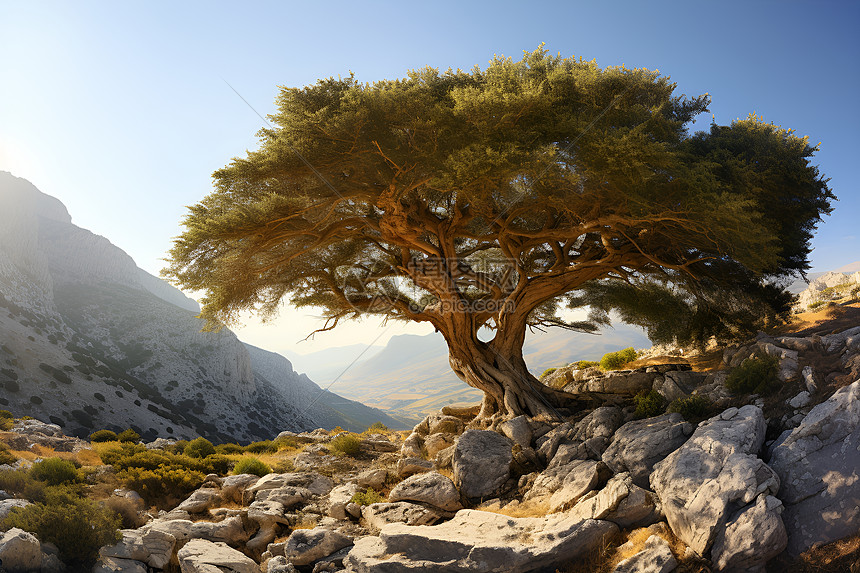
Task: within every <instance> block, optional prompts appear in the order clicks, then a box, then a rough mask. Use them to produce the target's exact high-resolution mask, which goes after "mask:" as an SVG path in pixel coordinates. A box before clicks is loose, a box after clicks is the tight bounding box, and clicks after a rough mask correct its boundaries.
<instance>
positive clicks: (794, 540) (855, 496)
mask: <svg viewBox="0 0 860 573" xmlns="http://www.w3.org/2000/svg"><path fill="white" fill-rule="evenodd" d="M781 438H782V441H781V442H779V443H778V444H777V445H776V447H774V448H773V449H772V453H771V457H770V466H771V467H772V468H773V469H774V471H776V473H777V475H779V477H780V481H781V483H782V487H781V488H780V490H779V498H780V499H781V500H782V502H783V503H784V504H785V513H784V514H783V519H784V521H785V525H786V528H787V530H788V550H789V552H790V553H792V554H793V555H797V554H800V553H802V552H803V551H806V550H807V549H809V548H810V547H812V546H813V545H816V544H824V543H829V542H831V541H834V540H836V539H840V538H842V537H845V536H847V535H851V534H853V533H856V532H857V531H858V529H860V380H857V381H856V382H854V383H853V384H851V385H849V386H845V387H844V388H841V389H840V390H838V391H837V392H835V393H834V394H833V395H832V396H831V397H830V398H829V399H828V400H827V401H825V402H822V403H821V404H818V405H817V406H815V407H814V408H812V410H810V412H809V414H807V415H806V416H805V417H804V418H803V420H802V421H801V423H800V425H799V426H798V427H796V428H795V429H794V430H793V431H792V432H791V433H790V434H789V435H788V436H781Z"/></svg>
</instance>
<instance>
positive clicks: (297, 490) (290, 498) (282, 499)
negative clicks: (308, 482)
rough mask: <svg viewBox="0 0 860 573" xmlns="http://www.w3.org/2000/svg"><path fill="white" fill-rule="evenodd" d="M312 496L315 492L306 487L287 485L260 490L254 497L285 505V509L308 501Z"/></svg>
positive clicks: (257, 499)
mask: <svg viewBox="0 0 860 573" xmlns="http://www.w3.org/2000/svg"><path fill="white" fill-rule="evenodd" d="M312 497H313V493H311V491H310V490H309V489H307V488H305V487H296V486H292V485H285V486H283V487H276V488H273V489H264V490H261V491H258V492H257V495H256V496H255V497H254V499H255V500H256V501H274V502H277V503H280V504H281V505H283V506H284V508H285V509H289V508H291V507H295V506H297V505H301V504H304V503H307V502H308V501H309V500H310V499H311V498H312Z"/></svg>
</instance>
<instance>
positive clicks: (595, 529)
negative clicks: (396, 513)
mask: <svg viewBox="0 0 860 573" xmlns="http://www.w3.org/2000/svg"><path fill="white" fill-rule="evenodd" d="M617 532H618V528H617V526H615V525H614V524H612V523H608V522H605V521H595V520H586V521H581V520H579V519H576V518H572V517H570V516H566V515H564V514H559V515H551V516H548V517H541V518H537V517H532V518H514V517H507V516H505V515H500V514H497V513H489V512H484V511H475V510H469V509H466V510H462V511H459V512H458V513H457V515H456V516H455V517H454V519H452V520H451V521H448V522H445V523H443V524H441V525H434V526H432V527H430V526H414V527H410V526H407V525H401V524H390V525H386V526H385V527H383V528H382V531H381V532H380V534H379V537H365V538H363V539H360V540H358V541H357V542H356V544H355V547H353V549H352V550H351V551H350V552H349V555H347V557H346V559H345V560H344V564H345V565H347V566H348V567H350V568H352V569H353V570H355V571H356V572H357V573H373V572H378V573H382V572H385V573H400V572H416V571H472V572H475V573H484V572H486V573H489V572H494V573H500V572H514V571H515V572H518V573H519V572H522V573H525V572H528V571H535V570H550V571H552V570H555V568H556V567H561V566H562V565H563V564H566V563H568V562H570V561H571V560H573V559H576V558H577V557H579V556H582V555H587V554H590V553H591V552H592V551H594V550H596V548H598V547H600V546H602V544H604V543H606V542H608V540H609V539H611V538H612V537H613V536H615V535H616V534H617Z"/></svg>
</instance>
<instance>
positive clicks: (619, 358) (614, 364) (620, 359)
mask: <svg viewBox="0 0 860 573" xmlns="http://www.w3.org/2000/svg"><path fill="white" fill-rule="evenodd" d="M634 360H636V350H634V349H633V347H632V346H631V347H630V348H625V349H624V350H619V351H617V352H607V353H606V354H604V355H603V358H601V359H600V367H601V368H602V369H603V370H618V369H619V368H621V367H622V366H624V365H625V364H627V363H629V362H633V361H634Z"/></svg>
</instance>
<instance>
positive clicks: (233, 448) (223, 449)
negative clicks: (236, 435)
mask: <svg viewBox="0 0 860 573" xmlns="http://www.w3.org/2000/svg"><path fill="white" fill-rule="evenodd" d="M244 451H245V448H243V447H242V446H240V445H239V444H230V443H228V444H218V445H217V446H215V452H217V453H219V454H224V455H231V454H241V453H242V452H244Z"/></svg>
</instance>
